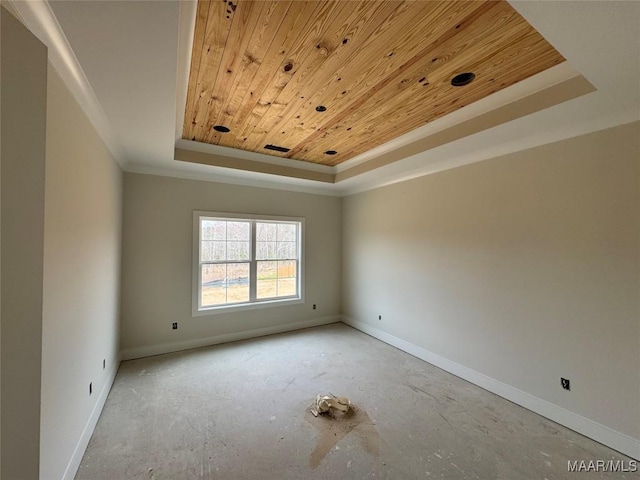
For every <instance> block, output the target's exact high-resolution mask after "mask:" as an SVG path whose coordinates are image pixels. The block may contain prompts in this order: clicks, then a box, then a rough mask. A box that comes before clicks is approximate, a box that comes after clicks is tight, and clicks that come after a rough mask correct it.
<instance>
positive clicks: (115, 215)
mask: <svg viewBox="0 0 640 480" xmlns="http://www.w3.org/2000/svg"><path fill="white" fill-rule="evenodd" d="M45 200H46V207H45V230H44V240H45V242H44V304H43V327H42V418H41V443H40V463H41V471H40V478H41V479H43V480H52V479H61V478H63V475H64V473H65V470H66V469H67V467H68V465H69V462H70V460H71V458H72V455H73V453H74V450H75V448H76V446H77V445H78V444H79V442H80V443H81V437H82V433H83V429H84V428H85V426H86V425H87V423H88V422H89V419H90V417H91V414H92V411H93V409H94V408H95V407H96V403H97V402H98V400H99V396H100V392H101V391H102V389H103V388H105V386H106V387H107V388H108V387H109V385H110V384H109V379H110V375H111V374H112V373H113V370H114V369H115V368H117V365H118V353H119V345H118V343H119V339H118V336H119V329H118V326H119V290H120V285H119V282H120V241H121V239H120V236H121V231H120V227H121V217H122V172H121V170H120V168H119V167H118V165H117V164H116V163H115V160H114V159H113V158H112V157H111V155H110V153H109V151H108V150H107V148H106V146H105V145H104V144H103V142H102V141H101V139H100V137H99V136H98V134H97V132H96V131H95V129H94V128H93V127H92V125H91V124H90V123H89V120H88V119H87V118H86V116H85V115H84V113H83V112H82V110H81V109H80V107H79V106H78V104H77V103H76V101H75V100H74V98H73V96H72V95H71V92H69V90H67V88H66V86H65V85H64V83H63V82H62V80H61V78H60V77H59V75H58V73H57V72H56V71H55V69H53V68H52V67H49V83H48V89H47V163H46V187H45ZM103 359H104V360H105V361H106V368H104V369H103V366H102V361H103ZM89 382H92V383H93V394H92V395H91V396H89ZM89 433H90V432H89ZM83 448H84V445H81V449H83ZM79 453H80V454H81V453H82V450H81V451H80V452H79ZM78 460H79V458H76V459H75V461H78ZM73 473H74V468H73V466H72V467H71V471H70V472H69V473H68V476H67V477H65V478H72V475H73ZM69 474H70V475H71V477H70V476H69Z"/></svg>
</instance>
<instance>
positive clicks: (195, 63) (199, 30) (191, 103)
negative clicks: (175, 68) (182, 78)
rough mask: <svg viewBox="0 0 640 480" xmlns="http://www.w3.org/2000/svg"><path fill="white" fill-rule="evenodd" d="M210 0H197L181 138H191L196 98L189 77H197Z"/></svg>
mask: <svg viewBox="0 0 640 480" xmlns="http://www.w3.org/2000/svg"><path fill="white" fill-rule="evenodd" d="M209 2H210V0H198V4H197V7H196V23H195V27H194V32H193V45H192V48H191V65H190V66H189V79H190V80H189V82H188V85H187V100H186V104H185V111H184V124H183V126H182V138H191V136H192V128H193V125H194V123H195V118H189V116H190V115H191V114H192V113H193V111H194V108H195V102H196V98H197V82H196V81H192V80H191V78H195V79H197V78H198V73H199V71H200V60H201V58H202V50H203V48H204V40H205V34H206V30H207V21H208V19H209V15H208V13H209Z"/></svg>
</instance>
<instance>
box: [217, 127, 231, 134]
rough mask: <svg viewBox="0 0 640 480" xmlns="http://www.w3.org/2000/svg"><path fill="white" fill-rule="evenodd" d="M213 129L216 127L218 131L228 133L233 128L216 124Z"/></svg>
mask: <svg viewBox="0 0 640 480" xmlns="http://www.w3.org/2000/svg"><path fill="white" fill-rule="evenodd" d="M213 129H214V130H215V131H216V132H220V133H227V132H230V131H231V129H230V128H229V127H225V126H224V125H215V126H214V127H213Z"/></svg>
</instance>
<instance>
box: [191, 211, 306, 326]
mask: <svg viewBox="0 0 640 480" xmlns="http://www.w3.org/2000/svg"><path fill="white" fill-rule="evenodd" d="M193 223H194V248H193V250H194V285H193V297H194V298H193V314H194V315H204V314H209V313H216V312H219V311H228V310H229V309H242V308H256V307H259V306H266V304H282V303H285V302H288V303H299V302H301V301H302V280H303V279H302V271H303V270H302V233H303V232H302V229H303V225H304V220H303V219H301V218H290V217H266V216H261V215H252V216H245V215H237V214H226V213H210V212H194V214H193Z"/></svg>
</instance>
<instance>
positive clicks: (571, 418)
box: [342, 316, 640, 460]
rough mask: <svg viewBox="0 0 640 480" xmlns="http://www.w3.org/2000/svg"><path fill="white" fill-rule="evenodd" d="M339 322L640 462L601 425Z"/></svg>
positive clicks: (628, 442)
mask: <svg viewBox="0 0 640 480" xmlns="http://www.w3.org/2000/svg"><path fill="white" fill-rule="evenodd" d="M342 321H343V322H344V323H346V324H347V325H350V326H352V327H353V328H355V329H357V330H360V331H361V332H364V333H366V334H368V335H371V336H372V337H375V338H377V339H378V340H382V341H383V342H385V343H388V344H389V345H393V346H394V347H396V348H399V349H400V350H403V351H405V352H407V353H409V354H411V355H413V356H414V357H417V358H419V359H421V360H424V361H425V362H428V363H430V364H432V365H435V366H436V367H439V368H441V369H443V370H445V371H447V372H449V373H452V374H453V375H455V376H457V377H460V378H463V379H464V380H467V381H469V382H471V383H473V384H475V385H477V386H479V387H482V388H484V389H485V390H488V391H490V392H492V393H495V394H496V395H499V396H500V397H503V398H506V399H507V400H509V401H511V402H513V403H516V404H518V405H520V406H522V407H524V408H526V409H528V410H531V411H533V412H535V413H537V414H539V415H542V416H543V417H546V418H548V419H550V420H553V421H554V422H557V423H559V424H560V425H564V426H565V427H567V428H570V429H571V430H574V431H576V432H578V433H580V434H582V435H584V436H586V437H589V438H591V439H593V440H595V441H596V442H599V443H602V444H603V445H606V446H607V447H610V448H613V449H614V450H617V451H618V452H620V453H623V454H625V455H627V456H629V457H631V458H635V459H636V460H640V440H638V439H635V438H633V437H630V436H628V435H625V434H624V433H620V432H618V431H616V430H613V429H612V428H609V427H607V426H605V425H602V424H600V423H597V422H594V421H593V420H590V419H588V418H585V417H583V416H581V415H578V414H577V413H574V412H572V411H570V410H567V409H565V408H562V407H559V406H558V405H555V404H553V403H551V402H548V401H546V400H543V399H541V398H538V397H535V396H533V395H531V394H529V393H527V392H523V391H522V390H518V389H517V388H514V387H512V386H510V385H507V384H506V383H503V382H500V381H499V380H496V379H494V378H491V377H488V376H487V375H484V374H483V373H480V372H476V371H475V370H472V369H471V368H468V367H465V366H464V365H460V364H459V363H456V362H453V361H451V360H448V359H446V358H444V357H441V356H440V355H438V354H436V353H433V352H430V351H428V350H425V349H424V348H422V347H418V346H417V345H414V344H412V343H409V342H407V341H406V340H402V339H401V338H398V337H395V336H393V335H391V334H389V333H387V332H384V331H382V330H380V329H378V328H376V327H374V326H372V325H370V324H367V323H364V322H359V321H357V320H354V319H352V318H348V317H344V316H343V317H342Z"/></svg>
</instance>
